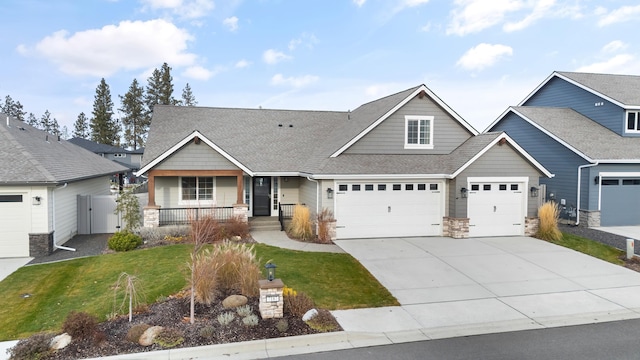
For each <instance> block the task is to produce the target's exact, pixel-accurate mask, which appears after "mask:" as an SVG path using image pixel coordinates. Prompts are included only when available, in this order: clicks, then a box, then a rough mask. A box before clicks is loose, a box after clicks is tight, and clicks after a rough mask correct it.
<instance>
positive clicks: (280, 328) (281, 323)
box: [276, 319, 289, 333]
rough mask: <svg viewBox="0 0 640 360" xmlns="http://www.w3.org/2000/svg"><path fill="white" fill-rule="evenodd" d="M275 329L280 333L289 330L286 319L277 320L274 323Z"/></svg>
mask: <svg viewBox="0 0 640 360" xmlns="http://www.w3.org/2000/svg"><path fill="white" fill-rule="evenodd" d="M276 329H278V331H279V332H281V333H285V332H287V330H289V322H288V321H287V319H280V320H278V322H277V323H276Z"/></svg>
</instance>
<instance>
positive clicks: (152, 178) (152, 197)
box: [147, 170, 156, 207]
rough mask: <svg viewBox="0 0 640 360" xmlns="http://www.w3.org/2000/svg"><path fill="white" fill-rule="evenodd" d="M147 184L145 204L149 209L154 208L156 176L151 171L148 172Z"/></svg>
mask: <svg viewBox="0 0 640 360" xmlns="http://www.w3.org/2000/svg"><path fill="white" fill-rule="evenodd" d="M148 177H149V182H148V184H147V185H148V186H147V187H148V191H149V202H148V203H147V206H149V207H155V206H156V175H155V171H154V170H151V171H149V175H148Z"/></svg>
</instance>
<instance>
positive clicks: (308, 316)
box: [302, 309, 318, 321]
mask: <svg viewBox="0 0 640 360" xmlns="http://www.w3.org/2000/svg"><path fill="white" fill-rule="evenodd" d="M317 315H318V310H316V309H311V310H309V311H307V312H306V313H304V315H302V321H309V320H311V319H313V318H314V317H316V316H317Z"/></svg>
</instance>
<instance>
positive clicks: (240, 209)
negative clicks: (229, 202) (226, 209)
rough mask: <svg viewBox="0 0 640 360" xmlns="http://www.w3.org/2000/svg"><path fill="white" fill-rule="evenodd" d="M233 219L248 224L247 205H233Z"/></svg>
mask: <svg viewBox="0 0 640 360" xmlns="http://www.w3.org/2000/svg"><path fill="white" fill-rule="evenodd" d="M233 217H235V218H238V219H240V220H241V221H242V222H244V223H246V224H248V223H249V205H247V204H233Z"/></svg>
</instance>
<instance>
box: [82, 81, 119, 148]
mask: <svg viewBox="0 0 640 360" xmlns="http://www.w3.org/2000/svg"><path fill="white" fill-rule="evenodd" d="M91 114H92V115H93V117H92V118H91V121H90V124H89V126H90V127H91V140H92V141H95V142H97V143H99V144H106V145H115V146H118V144H119V142H120V135H119V133H120V129H119V127H120V125H119V124H118V121H117V120H116V119H114V118H113V101H112V100H111V91H110V90H109V85H107V82H106V81H105V80H104V78H102V80H100V84H99V85H98V87H97V88H96V95H95V97H94V101H93V111H92V113H91Z"/></svg>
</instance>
